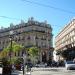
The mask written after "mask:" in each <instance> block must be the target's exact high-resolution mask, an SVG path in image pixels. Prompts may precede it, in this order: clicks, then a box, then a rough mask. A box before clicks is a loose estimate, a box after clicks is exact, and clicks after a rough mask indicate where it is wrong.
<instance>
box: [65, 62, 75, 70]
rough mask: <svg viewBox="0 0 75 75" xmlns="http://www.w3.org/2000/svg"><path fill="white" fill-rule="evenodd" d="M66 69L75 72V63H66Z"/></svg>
mask: <svg viewBox="0 0 75 75" xmlns="http://www.w3.org/2000/svg"><path fill="white" fill-rule="evenodd" d="M65 67H66V69H67V70H74V69H75V62H73V61H66V62H65Z"/></svg>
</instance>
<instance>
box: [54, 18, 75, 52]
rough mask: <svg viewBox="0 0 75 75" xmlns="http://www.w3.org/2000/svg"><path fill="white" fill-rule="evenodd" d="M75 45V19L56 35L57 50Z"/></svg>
mask: <svg viewBox="0 0 75 75" xmlns="http://www.w3.org/2000/svg"><path fill="white" fill-rule="evenodd" d="M74 47H75V19H73V20H72V21H71V22H70V23H69V24H68V25H66V26H65V27H64V28H63V29H62V30H61V32H60V33H59V34H58V35H57V36H56V37H55V50H59V51H62V50H66V49H67V48H74Z"/></svg>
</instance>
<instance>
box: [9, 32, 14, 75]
mask: <svg viewBox="0 0 75 75" xmlns="http://www.w3.org/2000/svg"><path fill="white" fill-rule="evenodd" d="M9 34H10V36H9V38H10V52H9V57H10V68H11V70H12V65H11V55H12V38H13V37H12V36H13V31H10V32H9ZM11 70H10V71H11ZM10 75H11V72H10Z"/></svg>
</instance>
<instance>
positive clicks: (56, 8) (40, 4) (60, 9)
mask: <svg viewBox="0 0 75 75" xmlns="http://www.w3.org/2000/svg"><path fill="white" fill-rule="evenodd" d="M22 1H25V2H28V3H31V4H36V5H39V6H43V7H48V8H52V9H54V10H58V11H61V12H66V13H69V14H75V12H72V11H69V10H65V9H62V8H58V7H54V6H51V5H47V4H43V3H39V2H34V1H29V0H22Z"/></svg>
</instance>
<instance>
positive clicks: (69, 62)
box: [66, 61, 75, 64]
mask: <svg viewBox="0 0 75 75" xmlns="http://www.w3.org/2000/svg"><path fill="white" fill-rule="evenodd" d="M66 63H67V64H75V62H73V61H67V62H66Z"/></svg>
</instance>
